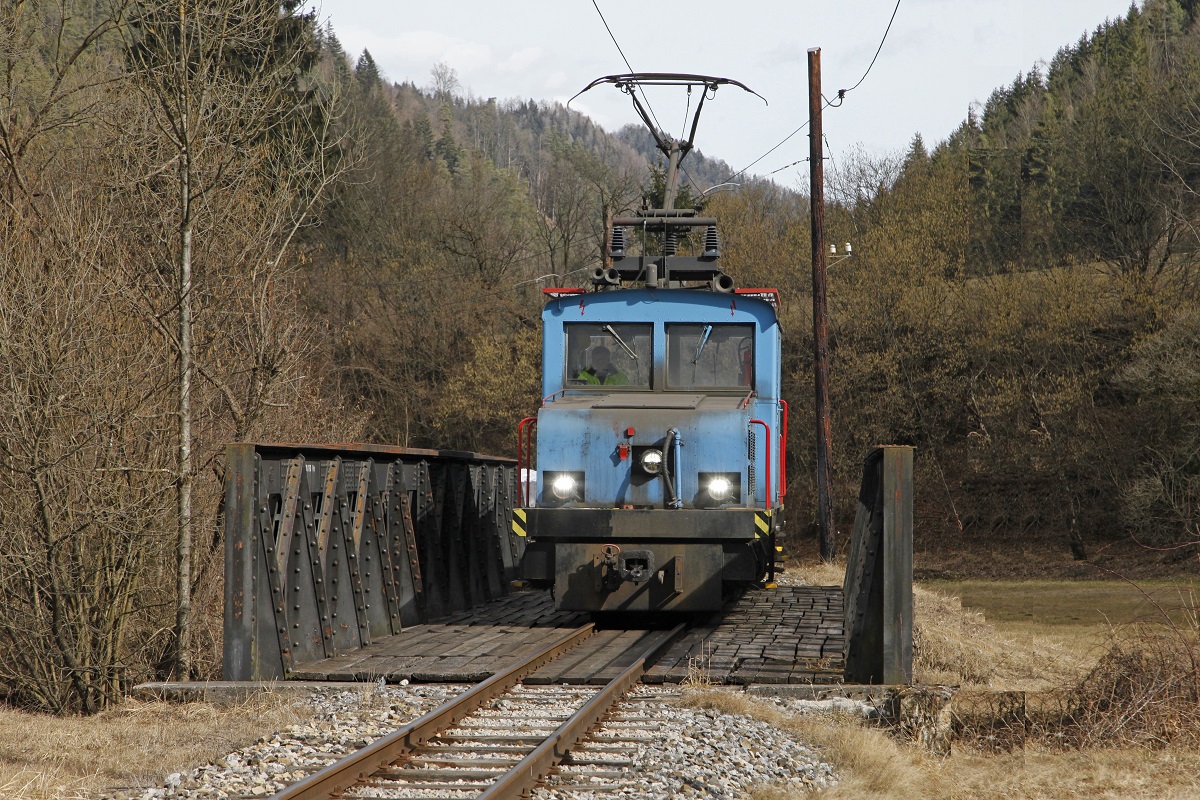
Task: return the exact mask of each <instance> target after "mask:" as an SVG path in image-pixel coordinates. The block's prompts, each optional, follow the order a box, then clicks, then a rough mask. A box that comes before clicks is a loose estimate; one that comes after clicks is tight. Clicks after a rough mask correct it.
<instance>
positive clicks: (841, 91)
mask: <svg viewBox="0 0 1200 800" xmlns="http://www.w3.org/2000/svg"><path fill="white" fill-rule="evenodd" d="M899 10H900V0H896V7H895V8H893V9H892V18H891V19H890V20H888V24H887V29H886V30H884V32H883V38H882V39H880V40H879V47H877V48H876V49H875V56H874V58H872V59H871V63H870V64H869V65H868V66H867V71H866V72H864V73H863V76H862V77H861V78H859V79H858V83H856V84H854V85H853V86H851V87H850V88H849V89H838V100H841V99H843V98H844V97H845V96H846V93H847V92H853V91H854V90H855V89H857V88H858V87H859V86H862V82H863V81H865V80H866V79H867V76H868V75H870V74H871V69H872V68H873V67H874V66H875V62H876V61H877V60H878V59H879V54H880V53H881V52H883V43H884V42H886V41H887V37H888V33H890V32H891V30H892V23H893V22H895V21H896V12H898V11H899ZM839 105H840V103H839Z"/></svg>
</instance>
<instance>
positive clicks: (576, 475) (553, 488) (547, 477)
mask: <svg viewBox="0 0 1200 800" xmlns="http://www.w3.org/2000/svg"><path fill="white" fill-rule="evenodd" d="M542 480H543V483H542V486H544V487H545V489H544V490H543V491H544V497H545V499H546V501H547V502H549V503H553V502H555V501H559V502H570V501H572V500H582V499H583V473H582V472H556V471H550V470H548V471H546V472H545V473H543V474H542Z"/></svg>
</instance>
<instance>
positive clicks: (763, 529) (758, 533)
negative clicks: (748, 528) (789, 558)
mask: <svg viewBox="0 0 1200 800" xmlns="http://www.w3.org/2000/svg"><path fill="white" fill-rule="evenodd" d="M770 533H771V509H769V508H768V509H765V510H763V511H755V512H754V538H755V539H758V538H760V537H762V536H768V535H770Z"/></svg>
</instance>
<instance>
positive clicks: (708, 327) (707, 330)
mask: <svg viewBox="0 0 1200 800" xmlns="http://www.w3.org/2000/svg"><path fill="white" fill-rule="evenodd" d="M711 334H712V325H705V326H704V335H703V336H701V337H700V346H699V347H697V348H696V357H695V358H693V359H692V363H693V364H699V363H700V354H701V353H703V352H704V345H706V344H708V337H709V336H710V335H711Z"/></svg>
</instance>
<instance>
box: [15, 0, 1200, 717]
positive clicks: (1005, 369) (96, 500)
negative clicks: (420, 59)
mask: <svg viewBox="0 0 1200 800" xmlns="http://www.w3.org/2000/svg"><path fill="white" fill-rule="evenodd" d="M1197 5H1198V4H1197V2H1196V0H1187V2H1183V1H1182V0H1147V2H1146V3H1145V5H1144V7H1143V8H1142V9H1140V10H1139V9H1133V10H1131V11H1130V13H1129V15H1128V16H1127V17H1126V18H1124V19H1122V20H1118V21H1116V22H1113V23H1109V24H1106V25H1104V26H1101V27H1100V28H1098V29H1097V30H1096V31H1095V32H1093V33H1092V34H1090V35H1089V36H1087V37H1084V38H1083V39H1082V40H1081V41H1079V42H1077V43H1076V44H1074V45H1072V46H1070V47H1066V48H1064V49H1063V50H1062V51H1061V52H1060V53H1059V55H1058V56H1057V57H1056V58H1055V59H1054V60H1053V62H1052V63H1051V64H1050V65H1049V66H1048V67H1046V68H1045V69H1040V68H1035V67H1033V66H1032V65H1031V70H1030V72H1029V73H1027V74H1025V75H1022V76H1019V77H1018V78H1017V80H1016V81H1015V82H1014V83H1013V85H1012V86H1010V87H1005V88H1002V89H999V90H997V92H996V93H995V94H994V95H993V96H992V98H991V99H990V100H989V101H988V103H987V104H986V105H985V106H983V107H982V108H978V109H973V110H972V111H971V112H970V113H969V114H968V115H967V118H966V119H965V120H964V122H963V124H962V125H961V127H960V128H959V129H957V130H955V131H951V132H948V135H947V138H946V139H945V140H944V141H941V142H938V143H935V144H934V145H933V146H932V147H928V146H927V145H926V144H925V143H924V142H922V141H921V140H920V139H919V138H917V139H914V141H913V142H912V146H911V147H910V148H909V150H908V151H907V152H905V153H900V154H895V155H879V154H867V153H861V152H859V153H854V154H850V155H847V156H842V157H839V159H838V161H837V162H836V164H834V165H833V166H832V168H831V170H830V171H829V187H828V192H829V197H828V200H829V204H830V205H829V209H828V212H827V223H828V228H829V239H830V240H831V241H837V242H839V243H840V242H845V241H850V242H852V243H853V244H854V252H855V254H854V256H853V257H851V258H847V259H840V260H835V261H834V262H833V263H832V266H831V268H830V281H831V292H830V297H831V303H832V314H833V320H832V334H833V342H832V358H831V374H832V388H833V415H834V417H833V422H834V434H835V442H834V453H835V459H836V463H835V475H836V481H837V485H836V489H837V499H838V516H839V524H840V526H841V527H842V529H843V530H846V529H848V527H849V525H850V524H851V521H852V513H853V507H854V499H855V492H856V490H857V486H856V483H857V480H858V477H859V459H860V458H861V456H862V454H863V452H864V450H865V448H866V447H867V446H869V445H871V444H875V443H879V442H900V443H910V444H913V445H916V447H917V448H918V450H917V453H918V456H917V465H918V487H919V493H918V503H919V506H918V515H919V518H918V537H919V544H920V545H921V546H922V547H925V546H931V545H934V544H937V543H939V542H945V541H953V542H955V543H958V544H960V545H962V546H968V547H993V546H996V544H997V543H998V542H1004V541H1013V540H1017V541H1019V540H1021V539H1032V538H1037V539H1041V540H1047V541H1052V542H1054V543H1055V544H1056V546H1061V547H1062V548H1063V549H1064V550H1066V549H1067V548H1068V547H1070V548H1072V549H1073V551H1074V552H1076V553H1077V554H1078V555H1079V556H1080V557H1084V556H1085V555H1086V554H1087V551H1088V549H1089V548H1090V547H1092V546H1094V544H1095V543H1096V542H1098V541H1102V540H1105V539H1109V538H1113V537H1125V536H1130V535H1132V536H1136V537H1138V538H1139V540H1142V541H1147V542H1149V543H1154V544H1163V545H1168V544H1174V543H1189V542H1190V543H1195V542H1196V541H1197V539H1200V527H1198V526H1200V512H1198V511H1197V508H1200V404H1198V403H1197V400H1196V398H1197V397H1200V285H1198V283H1197V278H1198V274H1197V268H1198V266H1200V265H1197V263H1196V261H1197V257H1198V255H1200V249H1198V242H1197V238H1196V237H1197V234H1196V223H1197V221H1198V220H1200V203H1198V202H1197V193H1196V191H1197V188H1198V186H1200V145H1198V142H1200V29H1198V28H1197V21H1196V19H1195V17H1196V16H1197ZM0 56H2V57H0V71H2V72H3V80H2V81H0V86H2V87H3V88H2V89H0V209H2V210H0V378H2V380H0V515H2V516H3V518H4V519H5V521H6V530H7V531H8V533H7V535H6V536H5V537H4V538H3V541H2V542H0V554H2V558H0V564H3V569H2V570H0V599H2V600H3V602H4V605H5V607H6V609H7V613H6V615H4V618H3V619H0V684H2V686H0V688H2V689H3V691H4V692H6V693H7V696H8V697H9V698H10V700H12V701H13V702H17V703H21V704H23V705H26V706H29V707H37V708H46V709H53V710H58V711H75V710H84V711H88V710H94V709H96V708H99V707H102V706H104V705H105V704H106V703H107V702H108V701H109V700H110V699H111V698H113V697H115V696H116V695H117V693H118V692H119V691H120V689H121V688H122V687H123V686H125V685H128V683H129V682H131V681H136V680H141V679H145V678H150V677H154V676H165V675H170V674H174V675H202V676H212V675H215V673H216V671H217V670H218V653H219V639H220V611H221V598H222V586H221V553H222V548H223V534H222V530H221V525H222V509H221V501H220V497H221V492H220V487H221V484H222V481H223V477H224V464H223V453H224V448H225V446H226V444H228V443H229V442H232V441H239V440H242V441H244V440H260V441H261V440H292V441H298V440H303V441H346V440H361V439H368V440H373V441H377V442H383V443H390V444H402V445H409V446H419V447H444V448H452V449H467V450H476V451H485V452H491V453H495V454H499V455H511V454H512V449H513V442H514V441H515V439H514V425H515V422H516V421H517V420H519V419H520V418H521V417H523V416H525V415H527V414H528V413H529V412H530V411H531V410H532V409H534V408H535V407H536V405H537V403H538V401H539V399H540V391H539V374H540V372H539V358H540V354H539V336H540V332H539V330H538V326H539V313H540V309H541V305H542V297H541V292H540V290H541V288H542V287H544V286H548V285H552V286H561V285H582V284H584V283H585V282H586V278H587V275H588V273H589V272H590V270H591V269H592V268H593V267H594V266H595V265H597V264H598V263H599V259H600V243H601V241H602V240H603V232H604V221H605V219H606V218H608V217H611V216H612V215H614V214H620V213H622V212H625V211H627V210H629V209H631V208H634V207H636V206H638V205H640V204H641V203H642V201H643V195H645V194H648V193H652V192H653V189H654V183H655V174H654V172H653V170H652V169H651V168H652V167H653V166H654V164H653V163H647V161H648V160H647V157H646V156H647V153H648V150H647V147H646V138H645V137H644V136H641V135H640V134H635V133H634V132H633V130H631V129H625V130H623V131H620V132H618V133H617V134H616V135H609V134H608V133H606V132H604V131H602V130H600V129H599V128H597V127H596V126H595V125H594V124H593V123H591V122H590V121H589V120H587V119H586V118H584V117H582V116H581V115H579V114H577V113H575V112H572V111H569V110H567V109H565V108H563V107H562V106H560V105H557V104H553V103H546V102H539V101H536V100H506V99H496V98H488V99H480V98H475V97H472V96H471V95H470V93H469V91H467V90H466V89H464V87H461V86H459V85H458V82H457V80H456V78H455V75H454V72H453V70H452V69H451V68H450V67H448V66H445V65H439V66H438V67H437V68H436V69H435V70H434V74H433V75H432V76H431V85H430V86H428V87H424V88H418V87H416V86H413V85H409V84H405V85H396V84H392V83H389V82H388V81H387V80H386V76H383V75H381V74H380V71H379V69H378V67H377V66H376V64H375V63H374V61H373V59H372V58H371V56H370V54H369V53H365V52H364V53H362V54H358V55H351V54H347V53H345V52H344V50H343V49H342V47H341V45H340V44H339V43H338V40H337V37H336V33H335V32H334V31H333V30H332V29H329V28H325V29H320V28H318V27H317V26H316V23H315V20H314V18H313V16H312V15H310V14H304V13H302V12H301V11H300V7H299V4H297V3H293V2H287V3H285V4H284V5H283V7H282V10H280V9H279V8H278V7H277V6H275V5H268V6H263V5H262V4H259V3H255V2H252V0H209V1H208V2H205V3H203V4H192V3H183V4H180V3H178V2H173V3H167V2H158V0H143V1H142V2H134V0H111V2H107V3H105V4H98V3H92V2H85V0H58V1H57V2H51V3H32V2H28V0H25V1H22V0H18V1H17V2H12V3H4V4H3V5H0ZM582 77H583V79H586V78H588V77H591V76H582ZM631 116H632V112H631ZM698 143H699V144H701V145H703V122H702V123H701V131H700V136H699V137H698ZM685 166H687V172H686V173H685V176H684V177H685V179H690V180H692V181H694V183H695V185H694V186H692V187H690V191H689V192H685V193H684V195H683V196H684V197H695V196H696V195H697V194H698V193H699V191H700V190H702V189H704V188H707V186H709V185H711V184H712V183H715V182H717V181H719V180H722V179H723V178H725V177H727V176H728V173H729V172H730V170H728V167H727V165H725V164H724V162H721V161H719V160H717V159H706V160H701V159H700V158H699V157H697V156H693V157H692V158H690V159H689V161H688V162H685ZM659 177H661V173H659ZM706 200H707V207H706V209H705V213H706V214H712V215H715V216H717V217H719V218H721V219H722V220H723V228H722V231H723V236H724V246H725V257H724V259H723V263H724V265H725V268H726V270H727V271H729V272H730V273H731V274H733V275H734V276H735V277H736V279H737V280H738V281H739V283H740V284H741V285H744V286H757V285H777V286H779V287H780V288H781V289H782V290H783V296H784V311H783V315H784V321H785V330H786V333H787V344H786V347H787V350H786V352H785V370H786V377H787V380H788V382H789V384H790V394H789V396H790V397H791V399H792V410H793V424H792V426H791V431H792V441H791V442H790V445H789V448H788V451H789V456H790V458H791V460H792V463H791V465H790V467H789V475H790V476H791V479H792V480H791V483H792V491H791V492H790V493H789V500H790V501H791V503H790V508H789V516H790V518H791V520H792V521H793V523H794V525H793V527H792V530H793V532H797V531H798V532H804V531H805V529H806V526H807V523H808V522H809V520H811V518H812V517H813V510H812V508H813V501H812V498H811V497H810V496H809V494H808V492H807V491H806V489H805V488H804V487H806V486H807V485H810V483H811V466H812V465H811V463H810V462H811V456H810V453H812V451H813V447H812V444H813V443H812V431H811V427H812V426H811V425H808V424H806V423H805V419H806V418H807V408H808V405H809V404H808V402H807V398H808V397H810V396H811V389H810V386H811V379H810V377H809V376H810V374H811V369H810V368H811V355H810V354H811V339H810V334H809V331H810V330H811V324H810V320H809V317H808V315H809V309H810V308H811V302H810V298H809V296H808V292H809V288H808V274H809V273H808V259H809V219H808V201H807V198H805V197H803V196H801V195H799V194H797V193H796V192H794V191H790V190H787V189H784V188H781V187H779V186H776V185H774V184H772V183H769V182H764V181H745V182H742V185H741V186H739V187H737V188H736V190H735V191H724V192H717V193H713V194H711V195H709V196H708V197H707V198H706Z"/></svg>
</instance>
